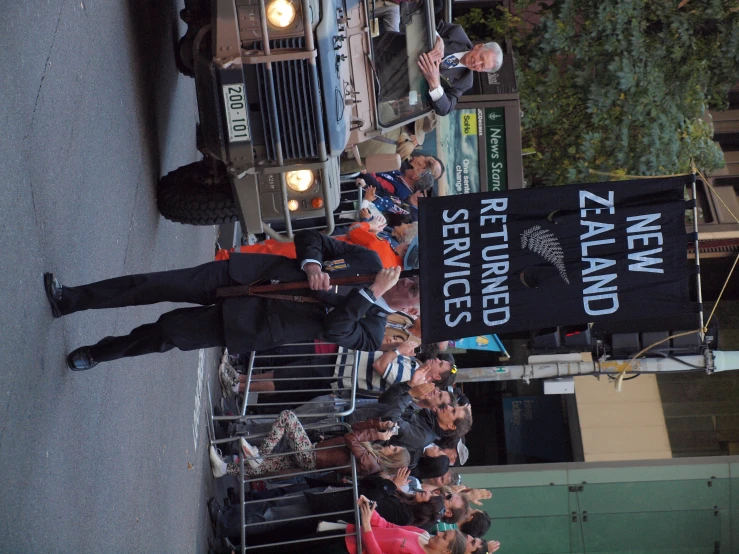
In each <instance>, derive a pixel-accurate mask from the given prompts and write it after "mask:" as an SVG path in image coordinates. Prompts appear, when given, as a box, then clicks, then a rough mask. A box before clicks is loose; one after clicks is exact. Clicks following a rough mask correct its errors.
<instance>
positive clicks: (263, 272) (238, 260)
mask: <svg viewBox="0 0 739 554" xmlns="http://www.w3.org/2000/svg"><path fill="white" fill-rule="evenodd" d="M295 249H296V253H297V260H293V259H290V258H286V257H284V256H272V255H269V254H233V255H232V256H231V259H230V260H229V274H230V276H231V278H232V279H233V280H234V281H237V282H238V283H241V284H245V285H251V284H264V283H270V282H273V281H279V282H292V281H305V280H306V278H305V273H304V272H303V271H302V270H301V269H300V263H301V261H302V260H305V259H313V260H316V261H318V262H320V263H322V264H324V267H325V262H329V261H335V260H339V259H341V260H343V261H344V262H345V264H346V265H347V267H346V269H342V270H337V271H333V272H331V276H332V277H346V276H350V275H362V274H373V273H377V272H378V271H380V270H381V269H382V263H381V262H380V258H379V256H378V255H377V254H376V253H375V252H372V251H371V250H367V249H366V248H363V247H361V246H356V245H353V244H348V243H345V242H341V241H337V240H334V239H332V238H330V237H326V236H323V235H322V234H320V233H319V232H317V231H302V232H300V233H296V235H295ZM306 285H307V283H306ZM291 294H301V295H312V296H317V297H318V298H320V299H321V300H322V301H323V303H308V302H305V303H301V302H292V301H289V300H276V299H273V298H262V297H258V296H252V297H242V298H230V299H226V300H224V302H223V325H224V334H225V337H226V346H227V347H228V349H229V350H231V351H232V352H250V351H252V350H257V351H258V350H264V349H267V348H272V347H274V346H279V345H281V344H285V343H293V342H306V341H311V340H314V339H321V340H325V341H327V342H331V343H336V344H339V345H341V346H344V347H346V348H351V349H354V350H362V351H369V352H374V351H375V350H378V349H379V347H380V344H381V343H382V339H383V336H384V332H385V321H386V316H387V314H386V313H385V312H384V311H382V310H381V309H379V308H378V307H377V306H375V305H374V304H373V303H371V302H369V301H368V300H367V299H365V298H364V296H362V295H361V294H359V292H358V291H357V290H352V291H351V292H349V294H347V295H346V296H342V295H338V294H333V293H323V292H312V291H309V290H308V289H307V288H306V290H304V291H294V292H291ZM330 307H333V309H332V310H329V308H330ZM327 312H328V313H327Z"/></svg>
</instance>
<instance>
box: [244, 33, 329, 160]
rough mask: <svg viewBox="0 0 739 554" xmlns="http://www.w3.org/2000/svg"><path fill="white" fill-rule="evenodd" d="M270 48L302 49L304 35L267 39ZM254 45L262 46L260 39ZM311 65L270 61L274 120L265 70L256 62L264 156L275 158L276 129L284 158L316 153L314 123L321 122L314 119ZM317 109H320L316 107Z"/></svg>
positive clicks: (305, 156) (305, 61) (300, 62)
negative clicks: (264, 148) (275, 110)
mask: <svg viewBox="0 0 739 554" xmlns="http://www.w3.org/2000/svg"><path fill="white" fill-rule="evenodd" d="M269 45H270V49H272V50H274V49H278V48H299V49H303V48H305V39H304V38H303V37H296V38H286V39H275V40H270V41H269ZM254 47H255V48H256V49H259V50H261V49H262V42H261V41H259V42H257V43H256V44H255V45H254ZM310 71H311V68H310V66H309V65H308V61H307V60H291V61H286V62H275V63H273V64H272V75H273V79H274V90H275V98H276V100H277V106H276V107H277V120H276V121H274V117H273V114H272V110H271V109H270V101H269V94H268V92H267V90H268V89H267V78H268V73H267V70H266V67H265V64H257V82H258V86H259V104H260V107H261V111H262V117H263V118H264V142H265V145H266V149H267V156H268V157H269V158H270V159H271V160H276V159H277V153H276V150H275V147H274V145H275V144H276V140H275V137H276V136H277V130H278V129H279V132H280V144H281V145H282V155H283V158H284V159H285V160H293V159H301V158H312V157H315V156H316V148H317V146H316V142H317V139H316V125H319V124H320V122H319V121H316V119H315V118H314V108H313V106H314V103H316V102H318V101H319V99H317V98H313V94H312V92H311V86H310V74H309V72H310ZM319 109H320V108H319Z"/></svg>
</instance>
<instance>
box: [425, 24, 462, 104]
mask: <svg viewBox="0 0 739 554" xmlns="http://www.w3.org/2000/svg"><path fill="white" fill-rule="evenodd" d="M436 36H437V37H438V36H439V33H436ZM466 53H467V52H466V51H465V52H454V55H455V56H456V57H457V59H458V60H461V59H462V56H464V55H465V54H466ZM444 57H445V58H446V56H444ZM457 67H467V66H466V65H464V64H463V63H462V62H461V61H460V62H459V63H458V64H457V65H456V67H455V69H456V68H457ZM429 96H430V97H431V101H432V102H438V101H439V99H441V97H442V96H444V89H443V88H442V87H441V84H439V86H438V87H436V88H435V89H434V90H430V91H429Z"/></svg>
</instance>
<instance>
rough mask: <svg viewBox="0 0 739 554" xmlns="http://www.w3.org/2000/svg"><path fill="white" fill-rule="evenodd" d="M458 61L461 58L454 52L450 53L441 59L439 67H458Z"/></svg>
mask: <svg viewBox="0 0 739 554" xmlns="http://www.w3.org/2000/svg"><path fill="white" fill-rule="evenodd" d="M458 63H459V58H457V56H455V55H454V54H449V55H448V56H447V57H446V58H444V59H443V60H441V63H440V64H439V67H440V68H441V69H452V68H453V67H457V64H458Z"/></svg>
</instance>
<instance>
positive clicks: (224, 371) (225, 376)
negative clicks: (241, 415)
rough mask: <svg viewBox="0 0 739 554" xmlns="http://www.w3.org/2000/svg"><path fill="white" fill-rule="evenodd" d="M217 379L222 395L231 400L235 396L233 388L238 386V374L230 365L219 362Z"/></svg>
mask: <svg viewBox="0 0 739 554" xmlns="http://www.w3.org/2000/svg"><path fill="white" fill-rule="evenodd" d="M218 379H219V380H220V381H221V389H223V394H224V395H226V396H227V397H228V398H232V397H233V396H234V394H235V393H234V387H235V386H236V385H238V384H239V374H238V373H237V372H236V370H235V369H234V368H233V367H232V366H231V365H230V364H227V363H224V362H221V365H220V366H218Z"/></svg>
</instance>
